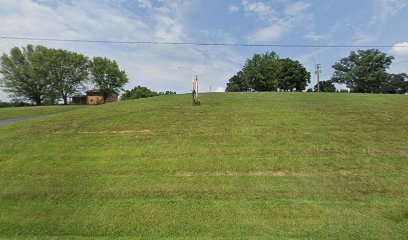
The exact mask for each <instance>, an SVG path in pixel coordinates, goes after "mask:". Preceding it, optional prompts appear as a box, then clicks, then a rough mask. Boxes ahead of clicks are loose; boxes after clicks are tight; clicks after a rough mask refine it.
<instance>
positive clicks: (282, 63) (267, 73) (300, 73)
mask: <svg viewBox="0 0 408 240" xmlns="http://www.w3.org/2000/svg"><path fill="white" fill-rule="evenodd" d="M308 83H310V73H309V72H307V71H306V69H305V68H304V67H303V66H302V64H300V62H298V61H294V60H292V59H289V58H285V59H280V58H279V56H278V55H277V54H276V53H275V52H266V53H265V54H262V55H261V54H255V55H254V56H253V57H252V58H251V59H247V61H246V62H245V65H244V67H243V68H242V70H241V71H239V72H238V73H237V74H236V75H234V76H233V77H231V78H230V79H229V81H228V83H227V88H226V91H227V92H233V91H241V92H247V91H257V92H265V91H277V90H278V89H279V90H281V91H302V90H304V89H305V88H306V86H307V84H308Z"/></svg>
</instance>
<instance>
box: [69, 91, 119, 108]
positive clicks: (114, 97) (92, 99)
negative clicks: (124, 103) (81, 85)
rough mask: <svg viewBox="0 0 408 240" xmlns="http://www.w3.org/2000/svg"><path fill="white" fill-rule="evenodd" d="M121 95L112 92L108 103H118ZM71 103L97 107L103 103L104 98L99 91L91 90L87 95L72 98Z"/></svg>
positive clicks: (107, 100)
mask: <svg viewBox="0 0 408 240" xmlns="http://www.w3.org/2000/svg"><path fill="white" fill-rule="evenodd" d="M118 99H119V94H118V93H117V92H116V91H112V93H111V94H110V95H109V97H108V98H107V99H106V102H107V103H108V102H117V101H118ZM71 103H73V104H86V105H97V104H102V103H103V97H102V96H101V95H100V94H99V91H98V90H90V91H87V92H86V95H76V96H72V97H71Z"/></svg>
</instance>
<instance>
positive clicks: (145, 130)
mask: <svg viewBox="0 0 408 240" xmlns="http://www.w3.org/2000/svg"><path fill="white" fill-rule="evenodd" d="M147 132H151V130H150V129H143V130H104V131H96V132H83V133H96V134H103V133H116V134H123V133H147Z"/></svg>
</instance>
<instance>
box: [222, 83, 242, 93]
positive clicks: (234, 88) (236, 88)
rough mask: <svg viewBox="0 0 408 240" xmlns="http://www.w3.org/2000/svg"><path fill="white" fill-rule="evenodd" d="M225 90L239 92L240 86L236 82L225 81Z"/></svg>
mask: <svg viewBox="0 0 408 240" xmlns="http://www.w3.org/2000/svg"><path fill="white" fill-rule="evenodd" d="M225 91H226V92H241V88H240V87H239V85H238V84H237V83H227V88H226V89H225Z"/></svg>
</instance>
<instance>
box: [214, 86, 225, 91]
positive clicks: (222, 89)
mask: <svg viewBox="0 0 408 240" xmlns="http://www.w3.org/2000/svg"><path fill="white" fill-rule="evenodd" d="M215 92H225V87H222V86H219V87H218V88H217V89H216V90H215Z"/></svg>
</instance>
